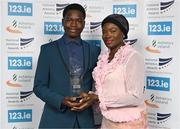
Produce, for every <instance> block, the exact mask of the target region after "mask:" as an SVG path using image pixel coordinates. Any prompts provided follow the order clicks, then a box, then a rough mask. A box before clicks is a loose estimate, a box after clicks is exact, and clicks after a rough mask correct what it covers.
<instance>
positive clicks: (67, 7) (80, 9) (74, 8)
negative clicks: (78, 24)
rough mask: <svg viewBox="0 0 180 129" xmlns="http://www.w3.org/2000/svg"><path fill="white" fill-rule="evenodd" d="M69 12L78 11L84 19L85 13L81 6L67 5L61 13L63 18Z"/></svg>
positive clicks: (75, 4)
mask: <svg viewBox="0 0 180 129" xmlns="http://www.w3.org/2000/svg"><path fill="white" fill-rule="evenodd" d="M69 10H78V11H80V12H82V13H83V17H84V19H85V18H86V11H85V9H84V8H83V6H81V5H80V4H77V3H74V4H69V5H67V6H66V7H65V8H64V11H63V18H64V17H65V16H66V14H67V12H68V11H69Z"/></svg>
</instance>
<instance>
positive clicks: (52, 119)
mask: <svg viewBox="0 0 180 129" xmlns="http://www.w3.org/2000/svg"><path fill="white" fill-rule="evenodd" d="M63 42H64V39H63V38H60V39H59V40H56V41H54V42H51V43H48V44H45V45H42V46H41V51H40V55H39V59H38V65H37V69H36V74H35V79H34V88H33V91H34V93H35V94H36V96H37V97H39V98H40V99H41V100H43V101H44V102H45V106H44V110H43V114H42V117H41V121H40V125H39V128H73V126H74V124H75V121H76V119H77V120H78V122H79V125H80V127H81V128H93V127H94V119H93V111H92V108H91V107H90V108H88V109H86V110H84V111H81V112H73V111H70V110H69V109H68V107H66V106H63V107H61V103H62V101H63V99H64V97H66V96H70V95H71V89H70V88H71V86H70V75H69V70H68V68H69V59H68V53H67V50H66V46H65V44H64V43H63ZM82 44H83V54H84V72H83V76H82V81H81V91H84V92H88V91H90V90H91V89H92V83H93V79H92V71H93V68H94V67H95V66H96V62H97V58H98V55H99V53H100V48H99V47H96V46H94V45H91V44H89V43H87V42H85V41H83V40H82ZM60 107H61V108H60Z"/></svg>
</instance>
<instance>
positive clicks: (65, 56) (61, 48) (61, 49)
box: [57, 38, 69, 72]
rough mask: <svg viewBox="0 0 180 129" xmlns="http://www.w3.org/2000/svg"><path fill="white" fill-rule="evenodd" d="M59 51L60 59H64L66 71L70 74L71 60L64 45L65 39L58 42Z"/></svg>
mask: <svg viewBox="0 0 180 129" xmlns="http://www.w3.org/2000/svg"><path fill="white" fill-rule="evenodd" d="M57 46H58V49H59V53H60V56H61V57H60V58H62V61H63V63H64V65H65V67H66V69H67V70H68V72H69V58H68V52H67V49H66V46H65V44H64V39H63V38H61V39H59V40H58V45H57Z"/></svg>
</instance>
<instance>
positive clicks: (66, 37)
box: [63, 34, 82, 45]
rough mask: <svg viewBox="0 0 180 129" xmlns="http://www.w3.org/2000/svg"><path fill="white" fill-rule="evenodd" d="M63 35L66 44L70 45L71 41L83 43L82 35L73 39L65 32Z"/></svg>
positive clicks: (77, 43)
mask: <svg viewBox="0 0 180 129" xmlns="http://www.w3.org/2000/svg"><path fill="white" fill-rule="evenodd" d="M63 37H64V40H65V42H64V43H65V45H69V44H70V43H75V44H76V45H82V44H81V38H80V37H78V38H75V39H72V38H70V37H68V36H67V35H65V34H64V35H63Z"/></svg>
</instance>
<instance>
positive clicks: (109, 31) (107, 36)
mask: <svg viewBox="0 0 180 129" xmlns="http://www.w3.org/2000/svg"><path fill="white" fill-rule="evenodd" d="M123 37H124V34H123V33H122V31H121V30H120V29H119V27H118V26H117V25H115V24H113V23H105V24H104V25H103V28H102V39H103V41H104V43H105V45H106V47H107V48H109V49H111V50H112V49H115V48H118V47H120V46H123V45H124V42H123Z"/></svg>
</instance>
